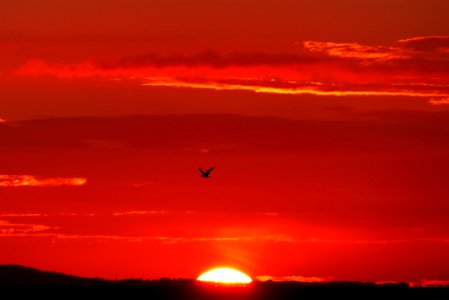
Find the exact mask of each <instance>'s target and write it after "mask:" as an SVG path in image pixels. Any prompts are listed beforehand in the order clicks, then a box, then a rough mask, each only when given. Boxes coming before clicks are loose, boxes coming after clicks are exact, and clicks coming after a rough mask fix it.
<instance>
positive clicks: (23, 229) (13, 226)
mask: <svg viewBox="0 0 449 300" xmlns="http://www.w3.org/2000/svg"><path fill="white" fill-rule="evenodd" d="M51 229H56V227H51V226H46V225H42V224H26V223H12V222H9V221H4V220H0V237H1V236H17V235H19V236H20V235H30V236H32V235H33V234H36V233H41V232H43V231H48V230H51Z"/></svg>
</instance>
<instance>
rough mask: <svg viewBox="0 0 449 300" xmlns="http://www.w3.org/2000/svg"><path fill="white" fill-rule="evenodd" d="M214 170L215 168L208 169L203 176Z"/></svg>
mask: <svg viewBox="0 0 449 300" xmlns="http://www.w3.org/2000/svg"><path fill="white" fill-rule="evenodd" d="M214 169H215V167H212V168H210V169H209V170H207V171H206V172H205V174H206V175H209V174H210V172H212V171H213V170H214Z"/></svg>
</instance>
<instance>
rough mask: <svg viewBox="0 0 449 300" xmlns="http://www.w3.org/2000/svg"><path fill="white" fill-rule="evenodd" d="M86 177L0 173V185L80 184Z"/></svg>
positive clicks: (84, 182) (82, 183)
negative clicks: (48, 176) (46, 176)
mask: <svg viewBox="0 0 449 300" xmlns="http://www.w3.org/2000/svg"><path fill="white" fill-rule="evenodd" d="M86 182H87V179H86V178H81V177H50V178H45V177H37V176H33V175H0V187H26V186H29V187H55V186H81V185H84V184H86Z"/></svg>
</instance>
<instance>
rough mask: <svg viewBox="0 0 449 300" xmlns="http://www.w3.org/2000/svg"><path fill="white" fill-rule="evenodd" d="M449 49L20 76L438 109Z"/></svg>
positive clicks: (79, 68)
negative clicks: (416, 101)
mask: <svg viewBox="0 0 449 300" xmlns="http://www.w3.org/2000/svg"><path fill="white" fill-rule="evenodd" d="M448 45H449V36H428V37H415V38H410V39H403V40H399V41H398V42H396V43H395V44H393V45H363V44H360V43H336V42H321V41H306V42H304V43H301V44H300V47H299V48H300V49H298V52H297V53H293V54H292V53H279V54H270V53H229V54H220V53H216V52H204V53H199V54H196V55H166V56H162V55H154V54H149V55H142V56H135V57H128V58H122V59H117V60H111V61H87V60H86V61H84V62H80V63H75V64H63V63H55V62H51V61H43V60H32V61H29V62H28V63H26V64H24V65H23V66H22V67H21V68H19V69H18V70H16V72H15V74H16V75H17V76H55V77H58V78H90V77H97V78H108V79H111V80H112V79H129V80H137V81H138V82H140V83H142V84H144V85H146V86H164V87H182V88H196V89H215V90H247V91H253V92H259V93H274V94H291V95H297V94H314V95H326V96H364V95H379V96H410V97H422V98H426V99H433V100H432V101H434V102H435V101H436V102H438V101H439V100H441V99H446V98H448V97H449V46H448ZM431 104H432V102H431Z"/></svg>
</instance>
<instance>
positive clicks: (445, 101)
mask: <svg viewBox="0 0 449 300" xmlns="http://www.w3.org/2000/svg"><path fill="white" fill-rule="evenodd" d="M429 103H430V104H432V105H449V98H441V99H433V98H432V99H430V100H429Z"/></svg>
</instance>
